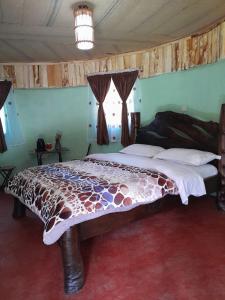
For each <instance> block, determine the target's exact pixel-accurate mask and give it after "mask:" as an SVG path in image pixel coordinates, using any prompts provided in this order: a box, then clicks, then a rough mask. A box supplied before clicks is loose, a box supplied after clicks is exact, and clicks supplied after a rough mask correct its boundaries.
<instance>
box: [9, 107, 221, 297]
mask: <svg viewBox="0 0 225 300" xmlns="http://www.w3.org/2000/svg"><path fill="white" fill-rule="evenodd" d="M136 142H137V143H142V144H151V145H158V146H162V147H164V148H171V147H173V148H174V147H176V148H194V149H199V150H205V151H211V152H214V153H219V154H220V155H221V156H222V159H221V161H220V162H219V175H218V176H213V177H211V178H208V179H207V180H205V185H206V190H207V193H208V194H209V193H212V192H216V193H217V196H218V197H217V204H218V207H219V208H220V209H222V210H224V211H225V104H223V105H222V107H221V117H220V123H219V124H218V123H216V122H212V121H210V122H204V121H201V120H198V119H195V118H192V117H190V116H188V115H185V114H179V113H174V112H161V113H157V114H156V116H155V119H154V121H153V122H151V123H150V124H149V125H148V126H145V127H143V128H140V129H139V130H138V134H137V137H136ZM218 145H219V147H218ZM213 163H214V164H215V162H213ZM165 198H166V197H165ZM165 198H162V199H159V200H157V201H156V202H154V203H151V204H147V205H141V206H138V207H136V208H134V209H132V210H130V211H127V212H118V213H113V214H108V215H104V216H102V217H99V218H97V219H93V220H90V221H86V222H83V223H80V224H78V225H75V226H73V227H71V228H70V229H68V230H67V231H66V232H65V233H64V234H63V235H62V237H61V238H60V240H59V242H58V243H59V246H60V248H61V253H62V263H63V268H64V290H65V293H68V294H69V293H75V292H77V291H79V290H80V289H81V288H82V286H83V284H84V269H83V261H82V257H81V254H80V241H83V240H86V239H88V238H91V237H94V236H97V235H100V234H103V233H105V232H108V231H110V230H112V229H115V228H118V227H120V226H122V225H125V224H127V223H129V222H131V221H134V220H138V219H140V218H143V217H145V216H148V215H150V214H152V213H155V212H158V211H159V210H160V208H161V206H162V204H163V201H165ZM25 210H26V207H25V206H24V205H23V204H22V203H21V202H20V201H19V200H18V199H17V198H15V199H14V211H13V217H14V218H21V217H24V216H25Z"/></svg>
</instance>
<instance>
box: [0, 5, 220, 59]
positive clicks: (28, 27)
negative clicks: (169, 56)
mask: <svg viewBox="0 0 225 300" xmlns="http://www.w3.org/2000/svg"><path fill="white" fill-rule="evenodd" d="M81 2H82V1H77V0H75V1H73V0H0V41H1V42H0V47H1V48H0V61H1V62H18V61H21V62H27V61H30V62H32V61H39V62H41V61H43V62H45V61H47V62H51V61H52V62H56V61H67V60H83V59H94V58H99V57H104V56H106V55H107V54H109V53H112V54H119V53H123V52H129V51H136V50H142V49H147V48H150V47H153V46H156V45H160V44H163V43H167V42H169V41H173V40H176V39H178V38H180V37H183V36H188V35H190V34H193V33H196V32H199V30H202V29H203V28H208V26H210V25H211V24H213V23H215V22H217V21H218V20H222V19H223V18H225V0H90V1H88V3H87V4H88V5H89V7H91V8H92V9H93V16H94V29H95V48H94V49H92V50H90V51H80V50H78V49H76V47H75V43H74V32H73V26H74V20H73V8H74V7H77V6H78V4H80V3H81ZM82 3H85V2H82Z"/></svg>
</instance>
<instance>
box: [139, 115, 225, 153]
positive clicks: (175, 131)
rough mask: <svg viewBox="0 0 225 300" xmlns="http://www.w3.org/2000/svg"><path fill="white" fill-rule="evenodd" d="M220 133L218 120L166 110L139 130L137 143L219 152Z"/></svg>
mask: <svg viewBox="0 0 225 300" xmlns="http://www.w3.org/2000/svg"><path fill="white" fill-rule="evenodd" d="M224 127H225V125H224ZM218 133H219V124H218V123H216V122H213V121H209V122H205V121H202V120H199V119H196V118H193V117H191V116H189V115H186V114H181V113H176V112H172V111H165V112H158V113H157V114H156V115H155V119H154V120H153V121H152V122H151V123H150V124H149V125H147V126H145V127H141V128H140V129H139V130H138V132H137V136H136V143H139V144H148V145H156V146H161V147H163V148H166V149H167V148H189V149H199V150H203V151H210V152H214V153H218Z"/></svg>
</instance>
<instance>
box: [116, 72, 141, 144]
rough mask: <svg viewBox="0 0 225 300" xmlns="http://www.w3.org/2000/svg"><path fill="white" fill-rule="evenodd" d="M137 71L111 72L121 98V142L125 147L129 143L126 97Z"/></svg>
mask: <svg viewBox="0 0 225 300" xmlns="http://www.w3.org/2000/svg"><path fill="white" fill-rule="evenodd" d="M137 76H138V71H131V72H124V73H116V74H112V80H113V82H114V84H115V87H116V89H117V91H118V93H119V95H120V97H121V100H122V118H121V124H122V129H121V144H122V145H123V146H124V147H126V146H128V145H129V144H130V136H129V125H128V110H127V98H128V96H129V94H130V92H131V89H132V87H133V85H134V83H135V81H136V79H137Z"/></svg>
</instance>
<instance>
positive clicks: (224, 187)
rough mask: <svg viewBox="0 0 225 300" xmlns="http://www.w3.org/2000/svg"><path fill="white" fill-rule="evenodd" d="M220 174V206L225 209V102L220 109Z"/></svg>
mask: <svg viewBox="0 0 225 300" xmlns="http://www.w3.org/2000/svg"><path fill="white" fill-rule="evenodd" d="M218 148H219V155H221V160H219V174H220V187H219V193H218V206H219V208H220V209H222V210H223V211H225V104H222V106H221V111H220V124H219V147H218Z"/></svg>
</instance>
